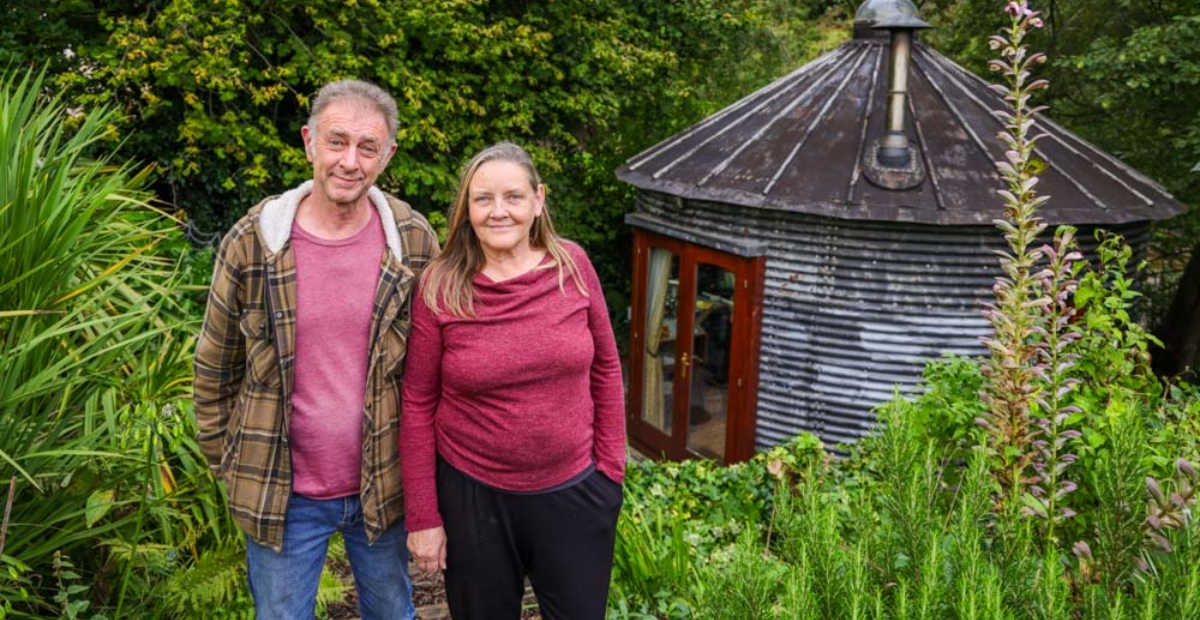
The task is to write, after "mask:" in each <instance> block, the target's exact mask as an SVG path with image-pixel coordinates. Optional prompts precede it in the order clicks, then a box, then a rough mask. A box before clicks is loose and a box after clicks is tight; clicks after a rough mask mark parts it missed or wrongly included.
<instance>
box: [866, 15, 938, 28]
mask: <svg viewBox="0 0 1200 620" xmlns="http://www.w3.org/2000/svg"><path fill="white" fill-rule="evenodd" d="M871 27H872V28H875V29H877V30H924V29H926V28H933V26H930V25H929V24H928V23H927V22H925V21H924V20H922V19H921V18H919V17H916V16H912V15H899V14H896V15H889V16H887V17H885V18H883V19H881V20H879V21H877V22H875V23H874V24H873V25H872V26H871Z"/></svg>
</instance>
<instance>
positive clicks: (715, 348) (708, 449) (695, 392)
mask: <svg viewBox="0 0 1200 620" xmlns="http://www.w3.org/2000/svg"><path fill="white" fill-rule="evenodd" d="M695 273H696V286H695V291H696V295H695V298H694V299H693V300H691V302H692V303H691V304H689V305H691V306H692V309H693V311H694V312H695V319H694V321H693V326H694V328H693V330H692V331H693V338H692V356H691V365H690V366H691V372H690V377H689V381H688V386H689V390H688V391H689V397H690V398H689V405H690V406H689V407H688V437H687V447H688V450H689V451H691V452H694V453H696V454H699V455H700V456H703V457H706V458H710V459H714V460H716V461H718V462H721V463H723V462H725V440H726V428H727V415H726V414H727V411H728V407H727V403H728V402H729V362H730V356H729V351H730V344H731V336H732V334H733V296H734V283H735V282H736V281H737V279H736V277H735V276H734V273H733V272H731V271H728V270H726V269H723V268H721V267H718V266H716V265H710V264H707V263H697V264H696V270H695Z"/></svg>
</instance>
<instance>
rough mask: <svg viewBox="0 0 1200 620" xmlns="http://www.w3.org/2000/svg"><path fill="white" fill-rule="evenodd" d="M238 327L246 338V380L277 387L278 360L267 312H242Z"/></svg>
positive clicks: (278, 378) (251, 382) (279, 381)
mask: <svg viewBox="0 0 1200 620" xmlns="http://www.w3.org/2000/svg"><path fill="white" fill-rule="evenodd" d="M239 327H240V328H241V330H242V336H243V337H244V338H245V340H246V380H247V381H248V382H249V383H250V384H252V385H261V386H267V387H279V386H280V385H281V383H282V377H280V374H279V360H278V359H277V358H276V357H275V345H274V343H273V342H272V341H271V338H272V330H271V322H270V321H269V320H268V318H267V313H266V312H262V311H247V312H244V313H242V317H241V321H240V322H239Z"/></svg>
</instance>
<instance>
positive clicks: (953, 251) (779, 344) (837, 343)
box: [638, 192, 1149, 449]
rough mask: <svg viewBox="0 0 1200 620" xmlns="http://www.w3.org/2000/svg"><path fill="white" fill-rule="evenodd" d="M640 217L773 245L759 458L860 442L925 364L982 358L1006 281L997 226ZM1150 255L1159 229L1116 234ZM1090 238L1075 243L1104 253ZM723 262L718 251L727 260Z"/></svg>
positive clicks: (676, 231)
mask: <svg viewBox="0 0 1200 620" xmlns="http://www.w3.org/2000/svg"><path fill="white" fill-rule="evenodd" d="M638 207H639V208H638V211H639V215H641V216H644V217H646V218H650V219H651V220H652V221H654V222H655V223H656V226H657V228H658V232H663V233H665V234H671V235H674V236H676V237H678V238H682V239H686V240H689V241H690V242H693V243H700V244H705V242H704V239H714V238H715V239H728V240H729V243H734V244H741V243H750V242H753V243H755V244H759V243H761V244H765V248H762V251H763V252H764V253H765V255H766V256H767V262H766V279H767V280H766V285H765V287H764V306H763V326H762V350H761V357H760V364H759V367H760V369H761V370H760V377H759V394H758V412H757V431H756V446H757V447H758V448H759V449H762V448H766V447H769V446H771V445H774V444H777V443H779V442H782V441H784V440H786V439H787V438H790V437H792V436H795V435H796V434H798V433H800V432H802V431H807V432H811V433H814V434H816V435H818V436H820V437H821V438H822V440H824V441H825V442H826V443H827V444H830V445H832V444H836V443H842V442H849V441H853V440H855V439H857V438H858V437H861V436H862V435H863V434H864V433H866V432H867V431H868V429H869V428H870V426H871V424H872V423H873V421H874V414H873V413H872V410H873V408H874V407H875V406H877V405H878V404H880V403H882V402H884V401H886V400H888V399H889V398H890V397H891V396H892V394H893V392H894V390H897V389H898V390H900V391H901V392H907V391H910V390H911V389H912V388H913V386H914V385H916V383H917V381H918V380H919V379H920V375H921V371H922V369H923V368H924V365H925V363H926V362H927V361H928V360H930V359H934V358H937V357H940V356H941V355H943V354H945V353H955V354H959V355H968V356H977V355H983V354H984V353H985V349H984V347H983V345H982V343H981V341H980V339H981V338H982V337H983V336H985V335H986V334H988V333H989V329H990V328H989V325H988V323H987V322H986V321H985V320H984V318H983V316H982V314H981V311H982V309H983V307H984V304H985V303H988V302H990V301H992V299H993V297H992V293H991V287H992V284H993V283H994V282H995V278H996V277H997V276H999V275H1000V267H999V262H998V259H997V258H996V256H995V254H994V253H993V252H992V250H998V249H1002V248H1003V247H1004V243H1005V242H1004V239H1003V237H1002V236H1001V234H1000V232H999V231H997V230H996V229H995V228H994V227H993V226H990V225H989V226H955V227H946V226H930V225H922V224H899V223H891V222H866V221H853V220H837V219H832V218H824V217H817V216H811V215H806V214H800V213H791V212H779V211H770V210H762V209H747V208H743V207H738V206H734V205H728V204H720V203H712V202H707V201H680V200H677V199H675V198H674V197H671V196H665V195H662V194H658V193H653V192H639V200H638ZM1108 229H1109V230H1112V231H1113V232H1118V233H1120V234H1122V235H1125V236H1126V238H1127V239H1129V240H1130V242H1131V244H1132V245H1133V246H1134V247H1135V248H1138V251H1139V253H1142V252H1144V250H1145V247H1146V245H1147V244H1148V242H1149V222H1137V223H1133V224H1129V225H1122V226H1115V227H1108ZM1093 230H1094V228H1093V227H1082V228H1081V229H1080V232H1079V234H1078V238H1079V239H1080V241H1081V242H1083V243H1084V244H1085V250H1087V251H1090V250H1094V246H1095V241H1094V239H1093V235H1092V231H1093ZM718 249H719V248H718Z"/></svg>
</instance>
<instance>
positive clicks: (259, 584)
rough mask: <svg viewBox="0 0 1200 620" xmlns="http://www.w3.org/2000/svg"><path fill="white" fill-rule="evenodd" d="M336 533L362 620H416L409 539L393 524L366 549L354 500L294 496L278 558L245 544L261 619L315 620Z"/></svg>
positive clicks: (359, 510)
mask: <svg viewBox="0 0 1200 620" xmlns="http://www.w3.org/2000/svg"><path fill="white" fill-rule="evenodd" d="M335 531H340V532H341V533H342V538H343V539H344V540H345V541H346V555H347V556H349V559H350V569H351V571H352V572H353V573H354V585H355V588H356V589H357V591H358V612H359V614H360V615H361V616H362V618H363V620H414V619H415V618H416V617H417V611H416V609H414V608H413V603H412V581H411V580H410V579H409V576H408V546H407V545H408V535H407V533H406V532H405V531H404V527H403V525H396V526H395V527H392V528H391V529H390V530H388V531H386V532H384V533H383V536H380V537H379V539H378V540H376V541H375V543H374V544H368V543H367V532H366V529H365V528H364V527H363V520H362V503H361V502H360V501H359V498H358V496H357V495H351V496H350V497H343V498H340V499H331V500H313V499H307V498H304V497H301V496H299V495H292V497H291V499H290V500H289V501H288V507H287V516H286V521H285V522H284V530H283V550H282V551H280V552H279V553H276V552H275V551H273V550H272V549H271V548H270V547H264V546H262V545H259V544H258V543H256V542H254V541H253V540H249V539H247V541H246V565H247V568H248V572H249V576H250V594H251V595H252V596H253V597H254V609H255V610H256V611H257V614H258V617H259V618H260V620H312V618H314V613H313V612H314V609H315V607H316V599H317V586H318V585H319V583H320V580H321V568H322V567H323V566H324V565H325V555H326V552H327V551H328V548H329V538H330V537H331V536H333V533H334V532H335Z"/></svg>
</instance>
